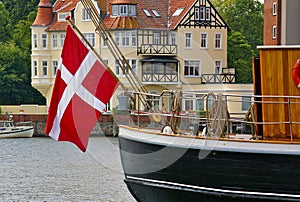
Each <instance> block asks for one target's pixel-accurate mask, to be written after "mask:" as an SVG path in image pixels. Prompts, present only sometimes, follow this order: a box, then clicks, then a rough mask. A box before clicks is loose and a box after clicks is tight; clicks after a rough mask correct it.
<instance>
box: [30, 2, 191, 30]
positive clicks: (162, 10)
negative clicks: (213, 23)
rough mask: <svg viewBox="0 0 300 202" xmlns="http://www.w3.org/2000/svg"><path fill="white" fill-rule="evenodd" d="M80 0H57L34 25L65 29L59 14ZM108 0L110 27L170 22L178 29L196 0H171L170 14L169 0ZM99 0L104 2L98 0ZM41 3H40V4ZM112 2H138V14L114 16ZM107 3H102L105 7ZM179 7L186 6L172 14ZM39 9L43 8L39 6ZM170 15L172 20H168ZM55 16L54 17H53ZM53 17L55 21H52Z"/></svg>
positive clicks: (158, 26)
mask: <svg viewBox="0 0 300 202" xmlns="http://www.w3.org/2000/svg"><path fill="white" fill-rule="evenodd" d="M49 1H50V0H40V4H41V5H48V4H49ZM79 1H80V0H65V1H63V0H57V1H56V2H55V4H54V6H53V12H55V15H53V14H51V17H50V9H49V11H47V12H45V11H44V12H43V13H44V15H39V13H38V17H37V18H36V20H35V23H34V24H33V25H41V24H47V23H48V25H49V24H50V22H52V23H51V25H50V27H49V29H48V31H62V30H65V28H66V25H67V23H66V22H58V19H57V14H58V13H63V12H71V11H72V10H74V9H75V7H76V5H77V3H78V2H79ZM107 1H108V15H107V16H106V17H105V19H104V23H105V24H106V26H107V27H108V28H109V29H138V28H143V29H167V28H168V23H169V29H176V27H177V25H178V23H179V22H180V21H181V20H182V19H183V17H184V16H185V15H186V13H187V12H188V11H189V10H190V8H191V7H192V6H193V5H194V3H195V2H196V0H184V1H182V0H170V13H169V14H168V10H169V9H168V6H169V4H168V1H169V0H107ZM98 2H102V4H103V1H101V0H98ZM40 4H39V5H40ZM112 4H136V5H137V16H136V17H129V16H127V17H123V16H121V17H116V16H112V15H111V13H112ZM105 6H106V5H101V7H105ZM178 8H184V9H183V11H182V12H181V14H180V15H179V16H172V15H173V13H174V12H175V11H176V10H177V9H178ZM39 9H42V8H40V7H39ZM143 9H147V10H148V11H149V13H150V14H151V17H147V16H146V14H145V13H144V11H143ZM153 9H154V10H156V11H157V13H158V14H159V15H160V16H158V17H157V16H155V14H154V13H153V11H152V10H153ZM168 15H169V16H170V20H169V22H168ZM53 16H54V18H53ZM52 18H53V21H52Z"/></svg>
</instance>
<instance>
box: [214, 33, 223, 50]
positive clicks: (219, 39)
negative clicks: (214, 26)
mask: <svg viewBox="0 0 300 202" xmlns="http://www.w3.org/2000/svg"><path fill="white" fill-rule="evenodd" d="M221 48H222V34H221V33H216V34H215V49H221Z"/></svg>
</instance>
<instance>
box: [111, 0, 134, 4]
mask: <svg viewBox="0 0 300 202" xmlns="http://www.w3.org/2000/svg"><path fill="white" fill-rule="evenodd" d="M111 4H131V5H132V4H137V1H135V0H113V1H112V2H111Z"/></svg>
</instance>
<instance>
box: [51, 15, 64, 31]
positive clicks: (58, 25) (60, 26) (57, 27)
mask: <svg viewBox="0 0 300 202" xmlns="http://www.w3.org/2000/svg"><path fill="white" fill-rule="evenodd" d="M57 16H58V14H57V13H56V14H55V16H54V20H53V23H52V24H51V26H50V27H49V28H48V29H47V31H49V32H51V31H65V30H66V29H67V26H68V22H67V21H61V22H59V21H58V20H57V18H58V17H57Z"/></svg>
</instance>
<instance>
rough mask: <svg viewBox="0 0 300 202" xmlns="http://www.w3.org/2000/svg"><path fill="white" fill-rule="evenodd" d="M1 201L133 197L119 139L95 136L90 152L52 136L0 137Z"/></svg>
mask: <svg viewBox="0 0 300 202" xmlns="http://www.w3.org/2000/svg"><path fill="white" fill-rule="evenodd" d="M0 148H1V151H0V154H1V155H0V201H43V202H46V201H51V202H52V201H101V202H102V201H105V202H106V201H111V202H113V201H116V202H119V201H124V202H131V201H134V199H133V197H132V196H131V195H130V193H129V191H128V190H127V187H126V185H125V183H124V181H123V179H124V174H123V172H122V167H121V161H120V156H119V149H118V139H117V138H111V137H104V136H102V137H91V138H90V140H89V145H88V150H87V152H86V153H83V152H81V151H80V150H79V149H78V148H77V147H76V146H75V145H73V144H71V143H68V142H56V141H54V140H52V139H51V138H45V137H44V138H24V139H0Z"/></svg>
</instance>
